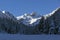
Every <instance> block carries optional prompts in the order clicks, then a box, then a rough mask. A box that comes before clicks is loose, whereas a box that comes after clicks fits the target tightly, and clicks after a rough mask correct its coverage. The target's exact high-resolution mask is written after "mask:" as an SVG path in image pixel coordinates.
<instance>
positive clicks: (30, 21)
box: [17, 12, 41, 26]
mask: <svg viewBox="0 0 60 40" xmlns="http://www.w3.org/2000/svg"><path fill="white" fill-rule="evenodd" d="M40 16H41V15H37V14H36V13H34V12H33V13H31V14H24V15H22V16H18V17H17V20H18V21H19V22H22V23H23V24H25V25H27V26H35V25H37V24H39V21H40V19H41V17H40Z"/></svg>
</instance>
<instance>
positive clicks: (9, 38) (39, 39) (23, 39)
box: [0, 34, 60, 40]
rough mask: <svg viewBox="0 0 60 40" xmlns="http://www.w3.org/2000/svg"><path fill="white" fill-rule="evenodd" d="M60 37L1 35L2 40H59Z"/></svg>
mask: <svg viewBox="0 0 60 40" xmlns="http://www.w3.org/2000/svg"><path fill="white" fill-rule="evenodd" d="M59 39H60V35H20V34H0V40H59Z"/></svg>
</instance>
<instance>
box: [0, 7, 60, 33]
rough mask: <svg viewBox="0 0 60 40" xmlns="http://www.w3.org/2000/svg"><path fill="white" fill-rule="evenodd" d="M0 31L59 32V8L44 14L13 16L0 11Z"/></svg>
mask: <svg viewBox="0 0 60 40" xmlns="http://www.w3.org/2000/svg"><path fill="white" fill-rule="evenodd" d="M0 32H4V33H12V34H15V33H19V34H60V8H57V9H56V10H54V11H52V12H51V13H49V14H46V15H42V16H41V15H38V14H37V13H35V12H33V13H31V14H27V13H25V14H24V15H21V16H18V17H14V16H13V15H12V14H11V13H10V12H7V11H0Z"/></svg>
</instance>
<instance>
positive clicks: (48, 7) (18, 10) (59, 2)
mask: <svg viewBox="0 0 60 40" xmlns="http://www.w3.org/2000/svg"><path fill="white" fill-rule="evenodd" d="M58 7H60V0H0V10H6V11H9V12H10V13H12V14H13V15H14V16H19V15H22V14H24V13H31V12H36V13H37V14H40V15H44V14H48V13H50V12H52V11H53V10H55V9H56V8H58Z"/></svg>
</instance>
